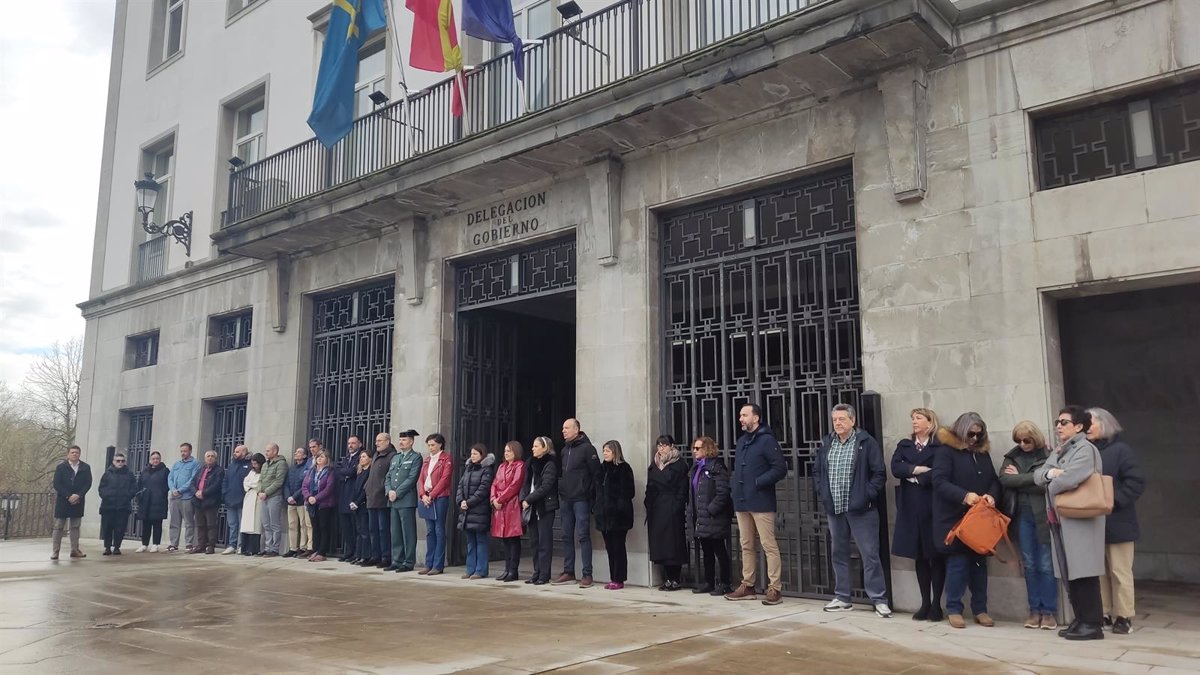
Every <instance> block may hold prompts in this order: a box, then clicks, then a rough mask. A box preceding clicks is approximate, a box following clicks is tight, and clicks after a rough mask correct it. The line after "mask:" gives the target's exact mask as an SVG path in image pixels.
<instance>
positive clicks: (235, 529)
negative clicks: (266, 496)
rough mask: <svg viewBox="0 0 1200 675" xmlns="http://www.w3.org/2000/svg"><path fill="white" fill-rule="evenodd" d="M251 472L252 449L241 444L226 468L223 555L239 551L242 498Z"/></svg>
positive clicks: (235, 449) (234, 450)
mask: <svg viewBox="0 0 1200 675" xmlns="http://www.w3.org/2000/svg"><path fill="white" fill-rule="evenodd" d="M249 473H250V449H249V448H247V447H246V446H244V445H239V446H237V447H236V448H234V449H233V459H230V460H229V466H228V467H226V468H225V485H224V487H223V492H224V501H225V525H226V530H227V532H226V537H225V550H224V551H221V555H232V554H234V553H237V552H238V541H239V540H240V539H241V537H242V500H243V499H245V498H246V488H245V480H246V475H247V474H249Z"/></svg>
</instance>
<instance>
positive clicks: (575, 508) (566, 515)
mask: <svg viewBox="0 0 1200 675" xmlns="http://www.w3.org/2000/svg"><path fill="white" fill-rule="evenodd" d="M559 516H560V517H561V518H562V538H563V573H564V574H570V575H571V576H575V541H578V542H579V557H581V558H583V576H585V577H590V576H592V531H591V522H592V506H591V504H589V503H588V502H587V500H585V499H564V500H563V502H562V507H561V508H560V509H559ZM572 537H573V538H574V540H575V541H572Z"/></svg>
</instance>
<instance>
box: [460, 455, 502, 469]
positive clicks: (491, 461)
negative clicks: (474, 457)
mask: <svg viewBox="0 0 1200 675" xmlns="http://www.w3.org/2000/svg"><path fill="white" fill-rule="evenodd" d="M495 464H496V456H495V455H493V454H492V453H490V452H489V453H488V454H487V456H485V457H484V458H483V459H482V460H481V461H480V462H479V467H480V468H483V467H485V466H495ZM463 465H464V466H466V467H467V469H470V468H471V458H470V457H468V458H467V459H466V460H465V461H464V462H463Z"/></svg>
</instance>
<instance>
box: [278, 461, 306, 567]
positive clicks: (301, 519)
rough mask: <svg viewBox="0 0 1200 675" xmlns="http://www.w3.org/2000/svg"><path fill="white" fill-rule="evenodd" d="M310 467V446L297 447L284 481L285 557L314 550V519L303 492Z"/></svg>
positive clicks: (302, 554)
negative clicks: (309, 511)
mask: <svg viewBox="0 0 1200 675" xmlns="http://www.w3.org/2000/svg"><path fill="white" fill-rule="evenodd" d="M310 442H311V441H310ZM310 468H312V458H310V457H309V456H308V448H296V450H295V452H293V453H292V465H291V466H289V467H288V473H287V479H286V480H285V481H284V483H283V495H284V501H285V502H286V503H287V519H288V550H287V553H284V554H283V557H285V558H295V557H296V556H300V557H304V556H306V555H308V553H310V552H311V551H312V548H311V547H312V519H311V518H309V515H308V507H307V506H305V505H304V495H303V494H302V490H303V488H304V475H305V474H307V473H308V470H309V469H310Z"/></svg>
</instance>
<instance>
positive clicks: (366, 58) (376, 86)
mask: <svg viewBox="0 0 1200 675" xmlns="http://www.w3.org/2000/svg"><path fill="white" fill-rule="evenodd" d="M386 88H387V42H386V41H385V40H375V41H374V42H372V43H371V44H369V45H366V46H365V47H363V48H362V49H361V50H359V53H358V76H357V78H356V81H355V83H354V116H355V117H356V118H357V117H361V116H363V115H366V114H367V113H369V112H371V108H372V107H373V104H372V103H371V92H374V91H382V92H383V93H385V94H386V93H387V91H386Z"/></svg>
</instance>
